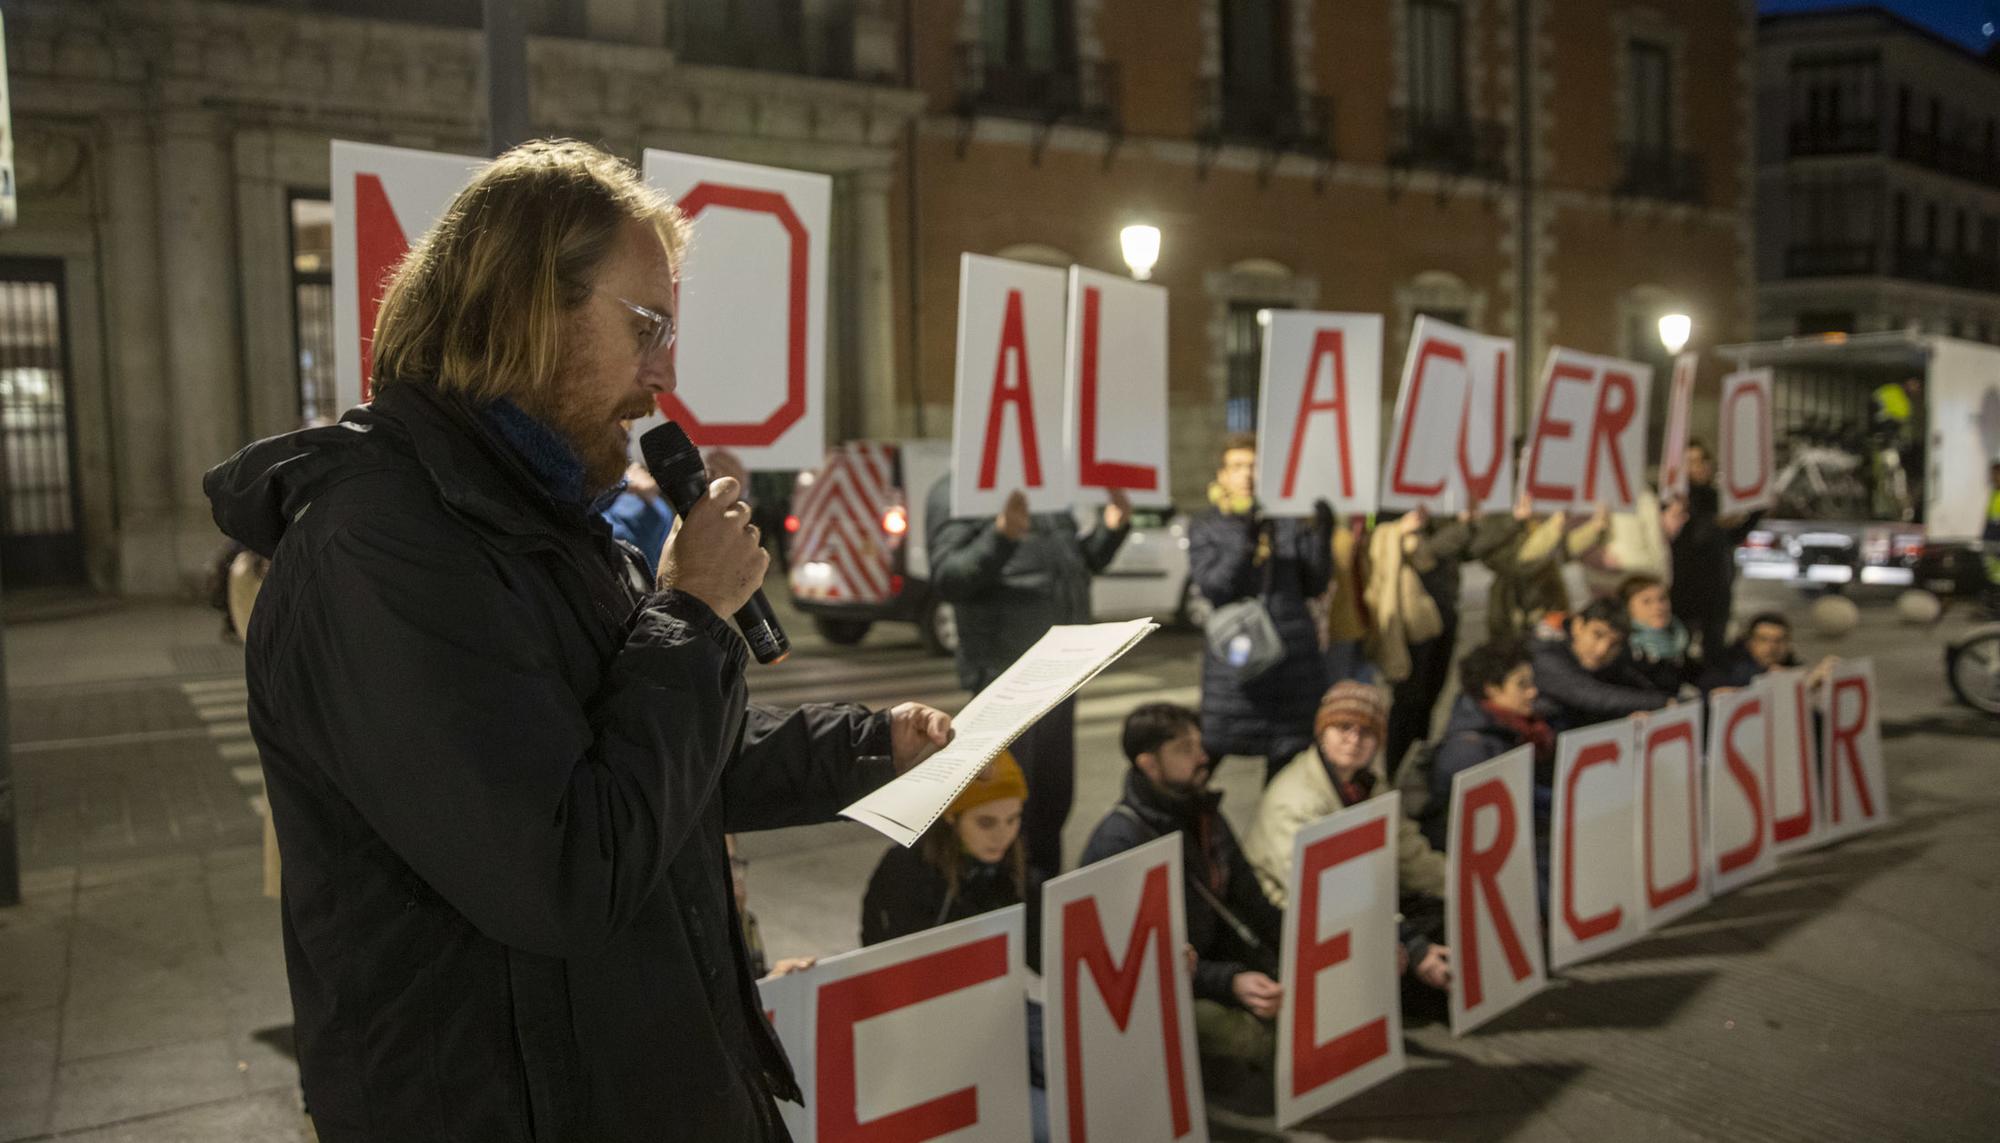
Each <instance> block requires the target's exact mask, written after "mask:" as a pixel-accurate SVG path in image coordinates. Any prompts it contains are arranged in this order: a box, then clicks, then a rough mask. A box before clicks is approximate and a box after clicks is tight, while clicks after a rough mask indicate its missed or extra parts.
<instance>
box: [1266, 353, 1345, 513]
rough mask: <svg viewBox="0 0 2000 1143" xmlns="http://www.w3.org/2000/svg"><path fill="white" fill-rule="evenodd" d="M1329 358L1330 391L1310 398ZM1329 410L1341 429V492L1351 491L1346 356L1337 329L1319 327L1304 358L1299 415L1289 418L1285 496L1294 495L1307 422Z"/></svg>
mask: <svg viewBox="0 0 2000 1143" xmlns="http://www.w3.org/2000/svg"><path fill="white" fill-rule="evenodd" d="M1322 357H1324V358H1328V359H1330V360H1331V362H1332V365H1333V395H1332V396H1331V397H1328V398H1327V399H1326V400H1324V401H1316V400H1314V399H1313V390H1314V389H1315V388H1317V384H1316V383H1317V382H1318V380H1319V362H1320V359H1321V358H1322ZM1328 410H1331V411H1332V412H1333V415H1334V426H1335V429H1336V431H1338V432H1339V433H1340V494H1341V495H1342V496H1353V495H1354V459H1353V453H1354V448H1353V442H1352V441H1351V440H1350V439H1349V437H1348V433H1347V356H1346V354H1344V353H1342V352H1341V337H1340V331H1339V330H1337V329H1323V330H1320V331H1319V332H1318V333H1317V334H1315V335H1314V337H1313V349H1312V356H1310V357H1308V358H1306V381H1305V386H1304V387H1303V388H1301V389H1300V390H1299V417H1298V420H1296V421H1294V422H1292V450H1291V453H1290V454H1289V455H1288V456H1286V458H1285V485H1284V493H1283V495H1284V496H1285V498H1286V499H1290V498H1291V497H1292V496H1293V495H1295V491H1294V490H1295V489H1296V488H1297V487H1298V483H1299V452H1300V450H1301V449H1303V448H1304V447H1305V443H1306V422H1307V421H1308V420H1309V419H1311V417H1312V415H1313V414H1314V413H1322V412H1326V411H1328Z"/></svg>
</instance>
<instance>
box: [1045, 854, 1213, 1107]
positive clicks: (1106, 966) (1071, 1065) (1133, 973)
mask: <svg viewBox="0 0 2000 1143" xmlns="http://www.w3.org/2000/svg"><path fill="white" fill-rule="evenodd" d="M1062 926H1063V930H1062V931H1063V963H1062V974H1063V1064H1064V1070H1065V1071H1066V1073H1067V1074H1068V1077H1069V1085H1068V1091H1067V1094H1068V1102H1069V1137H1070V1139H1071V1140H1073V1141H1074V1143H1085V1140H1086V1138H1087V1134H1086V1131H1085V1129H1084V1121H1083V1031H1082V1028H1081V1023H1080V1021H1079V1020H1078V1019H1077V1015H1078V1013H1077V984H1078V979H1077V978H1078V975H1079V974H1078V971H1077V970H1078V969H1079V968H1081V967H1082V966H1084V965H1086V964H1087V965H1089V966H1090V979H1091V981H1092V982H1093V983H1094V984H1095V985H1096V986H1097V991H1098V994H1099V995H1100V996H1102V997H1103V998H1104V1005H1105V1007H1106V1008H1108V1009H1109V1010H1110V1012H1111V1021H1112V1023H1114V1024H1116V1025H1118V1029H1119V1031H1121V1032H1122V1031H1124V1030H1125V1026H1126V1025H1127V1024H1129V1023H1131V1021H1132V1004H1133V1001H1134V1000H1136V999H1137V997H1138V992H1139V973H1140V971H1141V970H1142V969H1143V968H1144V967H1145V963H1146V947H1147V945H1148V944H1150V945H1152V947H1153V959H1154V966H1155V969H1154V971H1155V975H1157V976H1158V977H1159V980H1160V1025H1161V1027H1162V1028H1164V1029H1165V1035H1164V1037H1163V1039H1164V1040H1165V1041H1166V1043H1165V1044H1164V1045H1163V1046H1164V1047H1165V1048H1166V1052H1167V1099H1168V1101H1169V1106H1170V1108H1171V1109H1172V1112H1173V1122H1174V1137H1175V1138H1179V1137H1180V1136H1182V1135H1185V1134H1187V1133H1188V1131H1189V1130H1190V1128H1191V1127H1192V1122H1191V1116H1190V1115H1189V1113H1188V1098H1187V1081H1186V1073H1185V1071H1184V1069H1183V1066H1182V1062H1181V1036H1180V1027H1181V1022H1180V1003H1179V998H1178V996H1177V994H1176V992H1175V990H1174V957H1176V956H1178V955H1179V952H1178V951H1177V950H1176V949H1175V948H1174V942H1173V934H1172V932H1171V926H1170V925H1169V924H1168V901H1167V867H1166V866H1165V865H1164V864H1162V865H1156V866H1154V867H1153V868H1152V869H1150V870H1148V871H1147V873H1146V880H1145V883H1144V885H1143V886H1142V887H1141V888H1140V890H1139V914H1138V916H1137V917H1135V918H1133V921H1132V940H1131V943H1129V944H1127V945H1126V946H1125V959H1124V960H1122V961H1119V962H1117V963H1115V964H1114V963H1113V962H1112V959H1111V950H1110V948H1108V947H1107V946H1106V945H1105V943H1104V925H1103V923H1102V921H1101V920H1100V919H1099V917H1098V914H1097V902H1096V900H1094V899H1093V898H1089V897H1086V898H1084V899H1083V900H1081V901H1071V902H1070V903H1069V904H1067V905H1065V906H1063V915H1062Z"/></svg>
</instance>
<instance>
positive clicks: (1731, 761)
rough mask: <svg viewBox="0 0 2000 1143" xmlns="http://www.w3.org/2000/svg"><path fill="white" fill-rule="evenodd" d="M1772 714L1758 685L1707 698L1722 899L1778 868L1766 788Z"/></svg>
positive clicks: (1714, 849) (1716, 872) (1714, 848)
mask: <svg viewBox="0 0 2000 1143" xmlns="http://www.w3.org/2000/svg"><path fill="white" fill-rule="evenodd" d="M1770 713H1771V700H1770V697H1769V696H1768V695H1766V694H1765V693H1764V692H1763V690H1762V689H1761V688H1758V687H1749V688H1746V689H1744V690H1738V691H1716V692H1715V693H1713V694H1711V695H1709V696H1708V852H1709V855H1710V859H1711V860H1712V861H1713V862H1714V865H1713V867H1712V868H1711V869H1710V871H1709V885H1710V887H1711V890H1712V891H1713V892H1714V894H1715V895H1716V896H1717V897H1720V896H1722V895H1723V894H1724V893H1733V892H1735V891H1736V890H1738V889H1740V888H1742V887H1743V886H1745V885H1748V884H1749V883H1751V882H1752V881H1755V880H1757V879H1758V878H1761V877H1764V876H1766V875H1767V874H1769V873H1770V872H1771V871H1772V870H1774V869H1776V868H1777V867H1778V855H1777V853H1776V852H1775V851H1773V850H1772V848H1771V822H1770V813H1769V809H1768V807H1769V805H1770V801H1769V799H1768V798H1767V797H1766V795H1765V792H1764V776H1765V774H1766V773H1767V772H1768V771H1769V769H1770V765H1769V761H1768V760H1769V759H1770V757H1771V717H1770Z"/></svg>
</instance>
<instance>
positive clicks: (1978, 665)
mask: <svg viewBox="0 0 2000 1143" xmlns="http://www.w3.org/2000/svg"><path fill="white" fill-rule="evenodd" d="M1945 674H1946V675H1947V677H1949V678H1950V680H1951V691H1952V693H1953V694H1955V695H1957V696H1958V697H1959V701H1961V702H1963V703H1965V704H1966V705H1967V706H1970V707H1973V708H1975V709H1977V710H1982V711H1985V712H1986V713H1987V714H1990V715H1995V716H2000V631H1988V632H1986V633H1984V634H1981V635H1976V636H1974V637H1972V638H1971V639H1968V640H1967V641H1965V642H1963V643H1959V644H1956V645H1954V646H1953V647H1952V648H1951V650H1950V651H1949V652H1947V653H1946V656H1945Z"/></svg>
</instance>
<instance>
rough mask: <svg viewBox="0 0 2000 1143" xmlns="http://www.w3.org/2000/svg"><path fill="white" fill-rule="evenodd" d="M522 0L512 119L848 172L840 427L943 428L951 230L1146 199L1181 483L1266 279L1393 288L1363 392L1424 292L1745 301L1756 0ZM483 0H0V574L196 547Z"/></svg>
mask: <svg viewBox="0 0 2000 1143" xmlns="http://www.w3.org/2000/svg"><path fill="white" fill-rule="evenodd" d="M523 2H524V5H525V6H526V8H527V9H528V11H529V22H530V26H531V30H533V31H534V32H535V33H536V34H535V35H534V36H532V37H531V39H530V43H529V60H530V73H531V83H530V89H531V121H532V124H533V128H534V130H535V131H536V132H537V133H548V134H556V133H560V134H570V135H576V136H579V137H582V138H588V139H592V140H595V141H598V142H600V143H602V144H603V145H605V146H607V147H608V148H610V149H612V150H614V151H616V152H618V153H621V154H625V155H627V156H629V157H634V158H636V157H637V155H638V153H639V151H640V150H641V149H642V148H644V147H648V146H656V147H664V148H669V149H676V150H684V151H689V152H694V153H700V154H712V155H718V156H722V157H727V158H735V159H743V160H747V161H753V162H765V163H773V164H778V165H785V166H793V167H799V168H804V169H810V170H817V171H823V172H827V173H829V174H832V175H833V176H834V179H835V184H834V187H835V189H834V241H833V248H832V267H831V272H832V274H833V284H832V290H831V291H830V298H831V299H832V304H833V308H832V311H831V317H832V320H831V321H830V323H829V328H830V334H829V348H828V353H829V361H828V369H827V376H828V378H829V382H828V383H829V403H830V409H829V414H830V415H829V419H828V423H829V432H830V434H831V435H833V436H836V437H851V436H861V435H867V436H877V437H884V436H903V435H912V434H921V435H927V436H942V435H945V434H946V433H948V431H949V412H950V401H951V384H952V358H953V343H954V333H955V328H954V327H955V321H956V310H957V304H956V303H957V299H956V293H957V280H958V256H959V254H960V253H961V252H964V251H972V252H976V253H984V254H1002V255H1008V256H1012V257H1019V258H1024V259H1029V260H1042V261H1049V262H1059V263H1064V264H1066V263H1067V262H1069V261H1071V260H1074V261H1077V262H1081V263H1083V264H1086V265H1090V266H1094V267H1097V268H1099V269H1104V270H1110V271H1122V269H1123V266H1122V260H1121V257H1120V253H1119V246H1118V231H1119V229H1120V227H1122V226H1124V225H1125V224H1127V223H1132V222H1146V223H1150V224H1152V225H1155V226H1157V227H1159V228H1160V230H1161V231H1162V234H1163V250H1162V254H1161V258H1160V261H1159V265H1158V267H1157V268H1156V270H1155V271H1154V279H1155V280H1156V281H1158V282H1160V283H1162V284H1163V285H1165V286H1167V287H1168V288H1169V289H1170V290H1171V298H1172V300H1171V310H1170V322H1171V335H1170V336H1171V348H1170V357H1169V364H1170V370H1171V393H1172V398H1171V399H1172V428H1171V431H1172V433H1173V440H1174V467H1175V489H1174V491H1175V494H1176V498H1177V499H1178V500H1180V501H1181V502H1182V503H1184V504H1188V503H1193V502H1195V500H1196V499H1197V498H1198V497H1199V493H1200V488H1201V486H1202V484H1203V483H1204V482H1205V481H1206V479H1207V476H1208V472H1209V466H1210V461H1211V458H1212V450H1213V447H1214V445H1215V443H1216V441H1217V440H1218V439H1219V437H1220V435H1221V433H1222V432H1223V431H1224V429H1225V428H1227V427H1229V426H1231V425H1236V426H1246V427H1247V426H1248V424H1249V423H1250V420H1251V418H1252V417H1253V415H1254V413H1253V410H1254V405H1255V389H1256V384H1255V378H1256V368H1257V324H1256V314H1257V311H1258V310H1259V309H1265V308H1274V307H1285V306H1298V307H1306V306H1310V307H1319V308H1328V309H1349V310H1362V311H1372V312H1380V313H1383V314H1385V315H1387V319H1388V328H1389V334H1388V340H1389V344H1388V346H1387V347H1386V348H1387V353H1386V355H1385V372H1386V373H1387V376H1386V377H1385V378H1384V385H1385V393H1386V392H1388V391H1389V387H1390V386H1391V385H1393V379H1394V376H1395V375H1396V373H1397V372H1398V370H1399V369H1400V365H1401V356H1402V349H1403V341H1404V339H1405V337H1406V336H1407V331H1408V328H1409V323H1410V321H1411V319H1412V318H1413V317H1414V316H1415V315H1416V314H1418V313H1430V314H1436V315H1440V316H1445V317H1448V318H1451V319H1453V320H1457V321H1460V322H1462V323H1464V324H1467V325H1470V326H1473V327H1474V328H1478V329H1481V330H1485V331H1488V332H1496V333H1505V334H1514V333H1516V331H1517V327H1519V326H1520V324H1521V322H1520V317H1519V315H1520V314H1521V313H1522V312H1523V311H1524V310H1525V311H1526V312H1527V313H1529V314H1530V315H1531V318H1530V321H1529V323H1528V326H1527V336H1526V337H1525V338H1524V340H1525V341H1526V342H1527V344H1526V345H1525V346H1524V349H1525V350H1526V352H1525V353H1524V355H1523V356H1524V357H1526V358H1527V361H1526V362H1525V366H1526V367H1527V368H1528V369H1529V370H1530V371H1531V372H1532V371H1533V370H1537V369H1539V366H1540V361H1541V357H1542V354H1543V352H1544V351H1545V350H1546V348H1547V347H1548V346H1549V345H1551V344H1555V343H1561V344H1567V345H1573V346H1575V347H1577V348H1580V349H1586V350H1592V351H1599V352H1612V353H1623V354H1629V355H1635V356H1640V357H1649V358H1656V357H1657V356H1658V354H1659V349H1658V342H1657V338H1656V336H1655V335H1654V334H1653V332H1652V330H1653V323H1654V320H1655V318H1656V317H1657V315H1658V314H1659V313H1661V312H1664V311H1666V310H1669V309H1673V310H1681V311H1684V312H1686V313H1688V314H1690V315H1691V316H1692V317H1693V318H1694V328H1695V340H1694V344H1695V345H1696V346H1697V347H1700V346H1703V345H1714V344H1718V343H1721V342H1725V341H1730V340H1738V339H1740V338H1742V337H1744V336H1746V335H1747V334H1748V333H1749V331H1750V318H1751V315H1752V304H1753V302H1752V298H1753V286H1754V283H1753V279H1752V262H1751V256H1750V255H1751V243H1750V235H1749V229H1748V228H1749V219H1750V210H1749V204H1750V203H1749V196H1750V186H1751V169H1752V168H1751V142H1752V140H1751V134H1750V124H1751V122H1752V115H1751V104H1750V101H1751V78H1752V68H1753V57H1752V46H1751V36H1752V31H1753V24H1752V14H1751V5H1750V4H1749V3H1748V0H1647V2H1644V3H1622V2H1620V0H1575V2H1573V3H1569V4H1566V5H1562V6H1560V9H1558V6H1557V5H1554V4H1552V3H1549V2H1547V0H1542V2H1538V3H1532V4H1529V5H1528V7H1527V8H1526V10H1525V11H1523V10H1520V9H1517V7H1516V5H1517V4H1518V3H1520V2H1521V0H1170V2H1162V0H523ZM478 10H479V4H478V3H476V2H474V0H440V2H438V3H432V4H425V5H407V4H404V5H396V4H391V3H387V2H385V0H259V2H252V0H243V2H228V0H15V2H11V3H9V5H8V6H7V10H6V20H7V27H6V34H7V49H8V57H9V68H10V74H11V78H12V93H13V117H14V127H15V135H16V153H17V161H18V163H19V176H20V186H21V198H20V204H21V222H20V225H19V226H18V227H16V228H15V229H13V230H10V231H0V344H4V345H6V346H7V347H9V352H11V353H13V354H14V359H13V361H14V363H15V364H16V366H17V369H16V370H15V371H14V372H13V373H12V375H11V377H10V380H9V382H8V384H9V394H8V396H9V401H10V402H12V405H11V406H10V407H11V408H13V409H15V411H14V412H13V413H10V416H9V418H8V419H7V421H6V423H5V425H4V433H0V437H4V439H0V449H4V450H5V451H6V453H7V456H6V464H7V468H8V471H9V472H10V473H12V474H13V479H12V480H10V482H9V485H8V488H7V490H6V498H7V502H8V513H7V519H8V530H7V534H6V537H5V541H6V544H7V547H6V548H5V551H4V555H0V559H4V560H5V566H6V568H7V569H8V571H7V575H8V581H9V585H10V586H18V585H20V584H22V583H26V582H33V581H34V580H35V579H36V578H37V576H36V575H35V574H32V573H41V574H40V575H39V578H41V579H43V580H45V581H48V582H65V581H67V582H88V583H90V584H92V585H95V586H96V587H97V588H99V589H100V590H107V591H116V592H123V593H133V594H151V593H163V592H174V591H180V590H184V589H185V588H186V587H187V585H189V584H190V583H192V582H194V581H195V579H196V578H197V577H198V575H199V571H200V568H201V566H202V563H203V561H204V559H205V558H206V556H207V555H208V553H209V552H210V551H212V550H213V548H214V545H215V543H216V542H217V539H218V537H217V536H216V535H215V532H214V529H213V527H212V525H211V524H210V523H209V520H208V513H207V506H206V504H205V503H204V502H203V501H202V499H201V496H200V490H199V486H198V481H199V476H200V473H201V472H202V470H203V469H204V468H206V467H207V466H208V465H209V464H211V463H213V462H214V461H215V460H217V459H219V458H221V457H222V456H224V455H226V454H227V453H228V452H229V451H231V450H232V449H233V448H235V447H236V446H237V445H238V444H240V443H241V442H243V441H245V440H248V439H251V438H253V437H256V436H260V435H265V434H268V433H272V432H278V431H283V430H285V429H287V428H290V427H293V426H294V425H296V424H297V423H298V422H299V420H300V419H301V418H302V417H303V416H306V415H309V414H310V413H313V412H315V411H321V412H323V411H326V410H325V409H324V408H323V407H322V405H323V402H324V397H323V392H324V381H323V377H324V376H325V375H328V374H329V373H330V370H328V369H327V357H326V355H327V354H329V353H331V352H332V349H333V346H332V344H331V339H330V337H328V336H326V334H325V333H324V326H325V325H326V320H325V313H324V307H325V304H326V299H327V297H328V296H329V295H328V293H327V286H326V277H325V269H326V265H325V256H326V255H325V253H324V251H323V244H324V242H325V229H326V218H327V215H326V208H325V206H324V202H325V195H326V189H327V178H328V175H327V143H328V141H329V140H330V139H333V138H346V139H354V140H359V141H366V142H381V143H390V144H396V145H402V146H412V147H419V148H426V149H433V150H440V151H454V152H460V153H468V154H470V153H477V152H478V151H479V150H480V149H481V147H482V146H483V135H484V100H483V91H484V80H483V77H482V66H481V62H480V59H481V57H480V43H481V41H480V34H479V32H478V31H477V30H476V26H475V25H476V22H477V17H478ZM1523 33H1525V36H1524V35H1523ZM1518 43H1525V45H1526V51H1527V57H1526V58H1525V60H1524V59H1522V58H1521V57H1520V55H1519V53H1518V52H1517V44H1518ZM1522 74H1527V75H1531V76H1533V80H1532V82H1531V86H1530V89H1529V91H1530V96H1531V98H1529V99H1528V100H1526V101H1523V100H1520V99H1518V98H1517V94H1518V91H1519V87H1518V81H1517V76H1519V75H1522ZM1524 102H1525V105H1526V107H1527V109H1528V128H1527V130H1525V131H1523V130H1521V129H1520V114H1519V109H1520V108H1521V107H1522V106H1523V104H1524ZM1524 164H1525V168H1526V170H1527V171H1528V172H1529V173H1530V176H1531V177H1529V178H1526V179H1523V178H1521V177H1520V175H1521V173H1522V171H1523V168H1524ZM1524 249H1526V250H1528V251H1529V254H1528V255H1527V256H1526V257H1524V256H1523V254H1522V251H1523V250H1524ZM1524 297H1525V298H1526V299H1528V304H1527V305H1526V306H1525V307H1524V306H1523V305H1522V299H1523V298H1524ZM23 370H25V371H23ZM31 374H32V376H31ZM24 398H25V404H24ZM21 410H25V411H21ZM1697 423H1699V421H1697ZM24 474H28V475H29V476H32V477H33V479H27V478H25V477H24ZM23 569H25V570H26V573H30V574H26V577H25V578H24V575H23V574H17V573H22V572H23Z"/></svg>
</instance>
